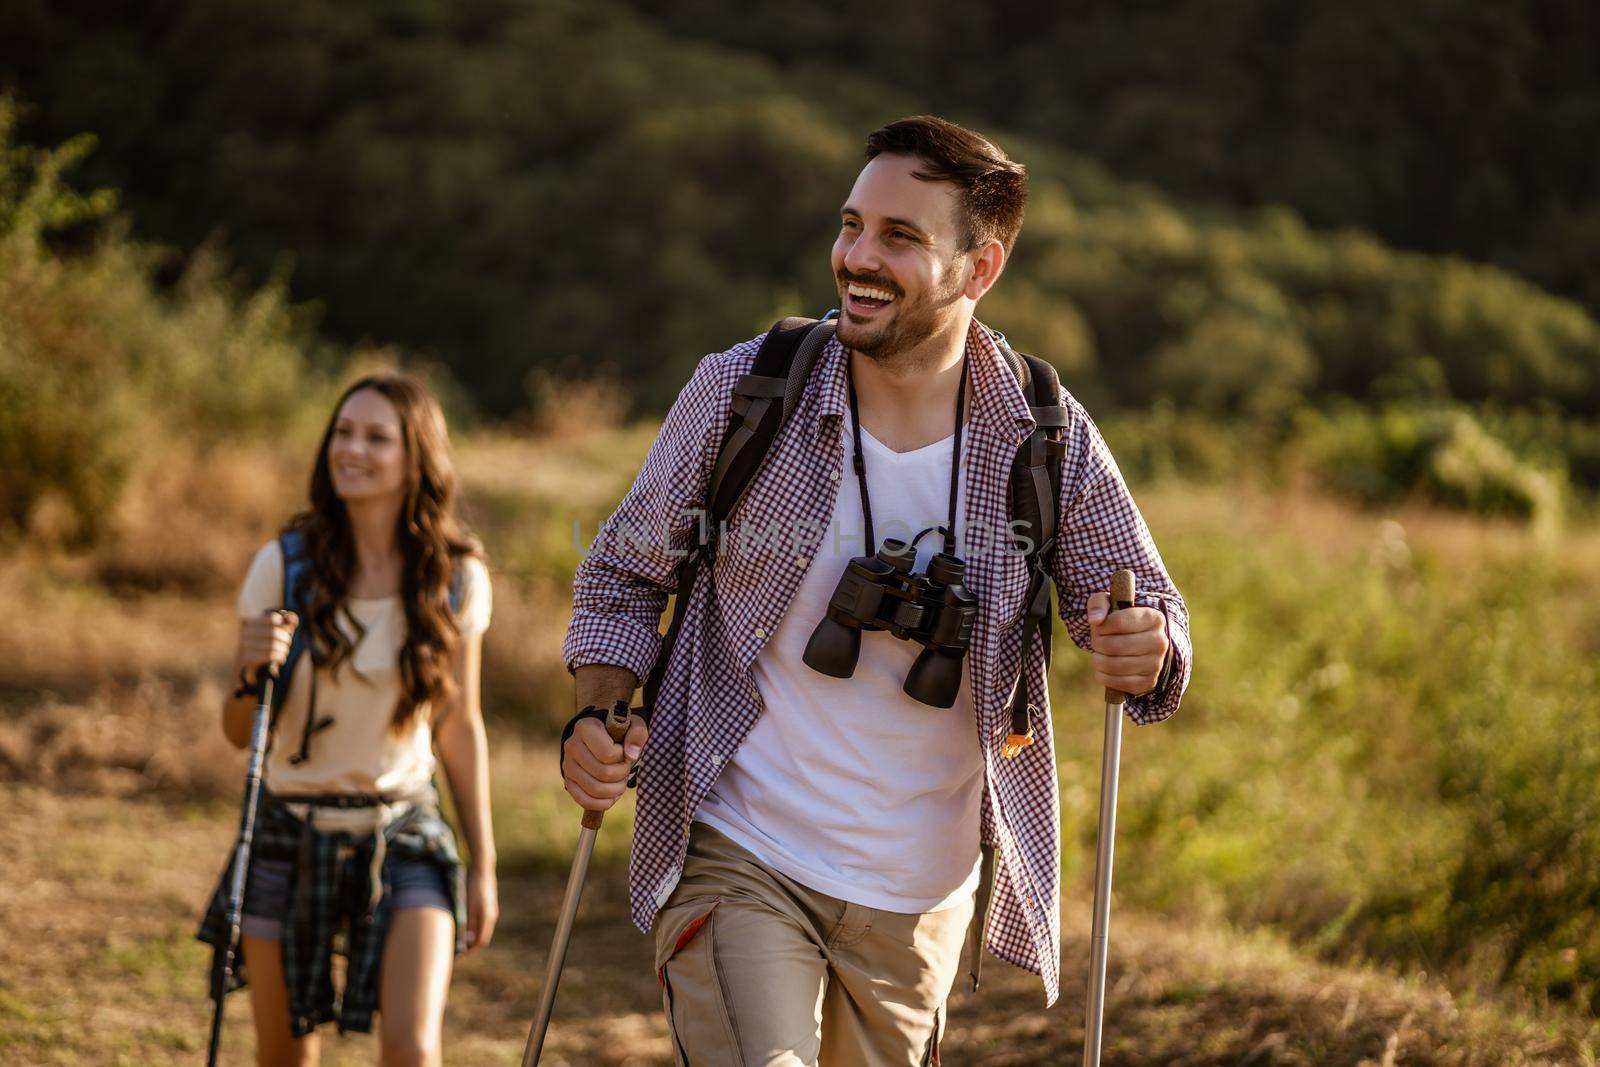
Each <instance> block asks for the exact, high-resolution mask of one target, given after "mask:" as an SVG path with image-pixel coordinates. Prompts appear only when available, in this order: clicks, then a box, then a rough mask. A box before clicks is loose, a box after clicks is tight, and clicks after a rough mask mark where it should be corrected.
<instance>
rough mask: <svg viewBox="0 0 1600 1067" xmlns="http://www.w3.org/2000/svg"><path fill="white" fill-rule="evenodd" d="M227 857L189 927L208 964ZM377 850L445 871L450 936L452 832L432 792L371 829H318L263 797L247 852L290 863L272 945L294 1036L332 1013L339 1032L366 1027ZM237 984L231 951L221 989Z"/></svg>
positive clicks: (455, 871)
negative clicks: (336, 978) (338, 941)
mask: <svg viewBox="0 0 1600 1067" xmlns="http://www.w3.org/2000/svg"><path fill="white" fill-rule="evenodd" d="M236 850H237V846H235V850H234V851H236ZM233 855H234V852H233V851H230V853H229V856H228V864H227V866H225V867H224V868H223V870H222V877H221V879H219V880H218V882H217V887H216V890H215V891H214V892H213V893H212V895H211V903H210V905H209V907H207V909H206V914H205V917H204V918H203V919H202V920H201V922H200V929H199V931H198V933H197V935H196V936H197V937H198V938H199V939H200V940H201V941H204V942H206V943H207V944H209V945H211V946H212V947H213V948H214V949H215V956H216V957H217V959H215V960H214V961H213V964H212V965H213V967H216V966H219V965H220V955H221V952H222V949H223V946H224V943H225V941H226V939H227V937H228V927H227V916H228V872H229V871H231V870H232V869H233ZM386 856H392V857H394V858H395V859H397V860H410V859H425V860H428V861H430V862H433V863H437V864H439V865H440V866H442V867H444V868H445V869H446V871H447V872H448V877H447V878H446V879H445V882H446V884H447V885H448V886H449V887H450V898H451V909H452V911H453V913H454V914H455V920H456V931H457V937H458V938H459V937H460V934H461V931H464V930H465V929H466V928H467V926H466V914H465V906H466V901H465V894H464V893H463V892H462V890H461V857H460V855H459V853H458V852H457V850H456V839H455V834H454V833H453V832H452V831H451V829H450V824H449V823H447V822H445V820H444V817H443V816H442V815H440V814H439V809H438V805H437V801H436V800H435V799H434V798H432V797H431V796H430V797H429V798H428V799H427V800H426V801H424V802H418V803H414V804H412V805H411V806H410V807H408V808H407V809H406V810H405V811H404V812H402V813H401V814H400V815H398V816H396V817H395V818H393V819H391V820H390V821H389V822H388V823H387V824H385V825H384V826H383V827H382V828H381V829H379V830H374V831H373V832H371V833H351V832H347V831H338V830H318V829H316V828H315V811H314V810H313V812H312V821H311V822H310V823H307V822H305V821H302V820H301V819H298V818H296V817H295V815H294V814H293V813H292V812H291V811H289V809H288V808H287V807H286V806H285V805H284V803H283V802H282V801H280V800H278V799H277V798H276V797H274V796H272V795H271V794H270V793H268V794H264V795H263V797H262V804H261V808H260V812H259V814H258V815H257V817H256V827H255V835H254V837H253V838H252V839H251V848H250V859H251V862H254V861H255V860H257V859H272V860H285V861H288V862H289V863H291V864H293V868H294V869H293V873H292V875H291V882H290V885H291V890H290V893H289V900H288V904H287V908H286V910H285V912H284V915H283V940H282V942H281V944H282V947H283V978H284V985H285V987H286V988H287V991H288V995H289V1026H290V1030H291V1031H292V1032H293V1033H294V1036H295V1037H303V1036H305V1035H306V1034H309V1033H310V1032H311V1031H313V1030H315V1029H316V1028H317V1027H318V1026H320V1025H321V1024H323V1023H325V1022H333V1021H337V1022H338V1024H339V1032H340V1033H347V1032H352V1031H353V1032H356V1033H368V1032H370V1031H371V1029H372V1016H373V1014H374V1013H375V1012H376V1011H377V1008H378V979H379V977H380V975H381V970H382V964H383V942H384V937H385V936H386V934H387V932H388V927H389V917H390V909H389V901H390V899H391V895H392V894H391V891H390V886H389V880H388V873H387V870H386V869H385V867H384V863H383V861H384V858H385V857H386ZM335 935H342V938H343V947H342V949H341V950H340V951H341V954H342V955H343V956H344V957H345V961H346V964H347V966H346V968H345V980H344V989H343V992H342V994H341V993H336V992H335V990H334V987H333V955H334V951H335ZM460 949H461V946H460V945H459V944H458V945H457V951H460ZM245 984H246V975H245V973H244V960H243V957H242V956H241V957H236V962H235V965H234V971H233V978H232V980H231V982H230V983H229V986H228V990H227V992H230V993H231V992H232V991H233V990H235V989H240V988H242V987H243V986H244V985H245Z"/></svg>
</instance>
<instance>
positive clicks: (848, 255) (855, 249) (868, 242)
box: [844, 233, 883, 274]
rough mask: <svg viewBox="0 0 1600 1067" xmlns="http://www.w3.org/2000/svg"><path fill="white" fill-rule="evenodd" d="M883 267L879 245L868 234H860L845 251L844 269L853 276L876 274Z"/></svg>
mask: <svg viewBox="0 0 1600 1067" xmlns="http://www.w3.org/2000/svg"><path fill="white" fill-rule="evenodd" d="M882 266H883V260H882V259H881V258H880V257H879V256H878V247H877V243H876V242H875V241H873V239H872V238H871V237H870V236H869V235H867V234H864V233H863V234H859V235H858V236H857V237H856V238H855V240H853V241H851V242H850V244H849V245H848V246H847V247H846V248H845V250H844V269H845V270H846V271H848V272H850V273H851V274H876V273H877V272H878V270H879V269H880V268H881V267H882Z"/></svg>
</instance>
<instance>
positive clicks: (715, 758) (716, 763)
mask: <svg viewBox="0 0 1600 1067" xmlns="http://www.w3.org/2000/svg"><path fill="white" fill-rule="evenodd" d="M711 766H713V767H720V766H722V753H720V752H713V753H711Z"/></svg>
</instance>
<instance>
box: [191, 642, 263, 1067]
mask: <svg viewBox="0 0 1600 1067" xmlns="http://www.w3.org/2000/svg"><path fill="white" fill-rule="evenodd" d="M277 681H278V665H277V664H276V663H273V664H268V666H267V669H266V670H265V671H262V672H261V695H260V699H259V700H257V702H256V719H255V725H254V726H253V727H252V728H251V730H250V760H249V762H248V763H247V764H246V765H245V772H244V811H243V813H242V814H241V815H240V817H239V843H238V845H237V846H236V847H235V848H234V850H233V870H232V871H230V872H229V874H228V916H227V931H226V933H227V941H226V942H225V943H224V944H223V945H222V946H221V951H219V952H218V953H217V962H216V964H215V965H214V966H213V967H212V971H211V999H212V1000H213V1001H214V1002H215V1007H214V1008H213V1010H212V1013H211V1051H210V1052H208V1053H207V1054H206V1067H216V1063H217V1049H218V1047H219V1046H220V1045H221V1043H222V1006H223V1003H224V1001H225V1000H226V998H227V995H228V983H229V982H230V981H232V980H233V954H234V951H235V949H236V947H237V945H238V943H239V913H240V911H241V910H242V909H243V907H244V879H245V874H246V872H247V871H249V869H250V842H251V841H253V840H254V839H255V836H256V806H257V804H258V803H259V802H260V800H261V764H262V761H263V760H264V759H265V758H266V754H267V730H268V727H269V726H270V724H271V722H272V687H273V685H275V684H276V683H277Z"/></svg>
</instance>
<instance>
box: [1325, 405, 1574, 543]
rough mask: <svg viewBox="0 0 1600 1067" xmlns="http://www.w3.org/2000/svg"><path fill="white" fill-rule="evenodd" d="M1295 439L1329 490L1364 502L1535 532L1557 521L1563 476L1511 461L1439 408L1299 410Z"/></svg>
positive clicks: (1480, 432)
mask: <svg viewBox="0 0 1600 1067" xmlns="http://www.w3.org/2000/svg"><path fill="white" fill-rule="evenodd" d="M1299 433H1300V438H1301V442H1302V444H1303V447H1304V449H1305V451H1306V454H1307V457H1308V459H1309V462H1310V464H1311V466H1312V469H1313V470H1314V471H1315V472H1316V473H1317V474H1318V476H1319V477H1320V478H1321V480H1322V481H1323V482H1324V483H1325V484H1327V485H1328V486H1329V487H1330V488H1333V489H1335V490H1337V491H1339V492H1343V493H1348V494H1352V495H1354V496H1356V497H1358V498H1360V499H1361V500H1364V501H1366V502H1368V503H1387V502H1391V501H1395V500H1399V499H1402V498H1405V497H1422V498H1424V499H1427V500H1430V501H1432V502H1434V503H1439V504H1445V505H1448V506H1451V507H1456V508H1461V509H1463V510H1466V511H1470V512H1473V513H1475V514H1481V515H1510V516H1514V517H1516V518H1520V519H1527V520H1529V521H1532V522H1534V523H1535V524H1538V525H1550V524H1553V523H1556V522H1558V521H1559V519H1560V517H1561V514H1562V509H1563V505H1564V502H1565V497H1566V475H1565V472H1564V471H1563V470H1561V469H1560V468H1559V466H1553V465H1548V464H1547V463H1541V462H1540V461H1539V460H1537V459H1530V458H1527V457H1525V456H1520V455H1518V454H1517V453H1516V452H1515V451H1513V449H1512V448H1511V447H1510V446H1509V445H1508V444H1507V443H1506V442H1505V441H1504V440H1502V439H1501V438H1500V437H1498V436H1496V435H1495V434H1493V433H1492V432H1491V431H1490V430H1489V429H1488V428H1486V427H1485V425H1484V424H1483V422H1482V421H1480V419H1479V418H1477V417H1474V416H1473V415H1472V414H1471V413H1469V412H1467V411H1464V410H1460V409H1454V408H1443V407H1426V408H1416V407H1402V406H1389V407H1386V408H1382V409H1380V410H1377V411H1369V410H1366V409H1362V408H1356V407H1353V406H1345V407H1340V408H1336V409H1334V410H1333V411H1331V412H1329V413H1318V412H1314V411H1306V412H1304V413H1302V416H1301V419H1300V426H1299Z"/></svg>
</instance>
